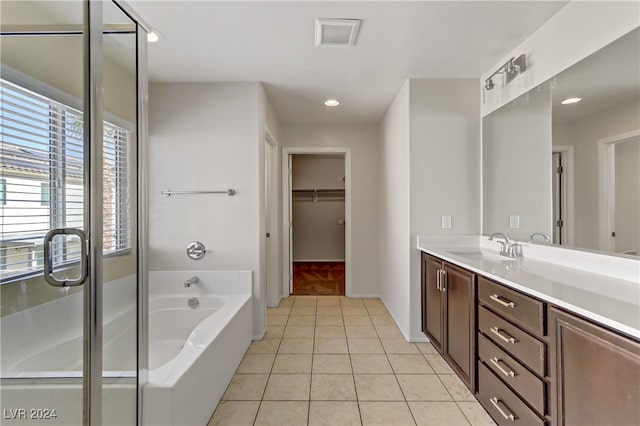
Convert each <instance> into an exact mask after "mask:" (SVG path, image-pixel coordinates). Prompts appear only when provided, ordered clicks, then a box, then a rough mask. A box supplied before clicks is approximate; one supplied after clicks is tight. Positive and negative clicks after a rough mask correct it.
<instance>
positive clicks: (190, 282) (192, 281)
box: [184, 275, 200, 287]
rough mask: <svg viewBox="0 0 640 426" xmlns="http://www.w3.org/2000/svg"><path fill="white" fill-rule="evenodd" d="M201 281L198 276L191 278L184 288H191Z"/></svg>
mask: <svg viewBox="0 0 640 426" xmlns="http://www.w3.org/2000/svg"><path fill="white" fill-rule="evenodd" d="M199 281H200V278H198V277H197V276H195V275H194V276H193V277H191V278H189V279H188V280H186V281H185V282H184V286H185V287H191V285H192V284H195V283H197V282H199Z"/></svg>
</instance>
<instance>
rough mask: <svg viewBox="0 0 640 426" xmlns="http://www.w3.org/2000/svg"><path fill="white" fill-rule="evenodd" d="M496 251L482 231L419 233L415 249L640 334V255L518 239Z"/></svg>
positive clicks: (625, 331)
mask: <svg viewBox="0 0 640 426" xmlns="http://www.w3.org/2000/svg"><path fill="white" fill-rule="evenodd" d="M521 244H522V246H523V256H522V257H521V258H517V259H510V258H508V257H505V256H500V255H499V252H498V251H499V245H498V244H497V243H496V242H495V241H494V242H491V241H489V240H488V238H487V237H485V236H477V235H476V236H452V237H444V236H420V237H418V249H420V250H422V251H424V252H426V253H429V254H432V255H434V256H436V257H439V258H441V259H443V260H446V261H448V262H451V263H453V264H455V265H458V266H461V267H463V268H466V269H469V270H471V271H474V272H476V273H478V274H481V275H484V276H485V277H487V278H491V279H493V280H495V281H497V282H499V283H502V284H504V285H506V286H508V287H511V288H514V289H516V290H520V291H522V292H523V293H526V294H529V295H531V296H534V297H537V298H539V299H542V300H544V301H546V302H549V303H553V304H554V305H557V306H560V307H562V308H564V309H566V310H568V311H571V312H574V313H576V314H579V315H582V316H584V317H587V318H589V319H591V320H593V321H595V322H598V323H600V324H603V325H606V326H609V327H611V328H613V329H615V330H618V331H620V332H622V333H625V334H627V335H630V336H633V337H635V338H636V339H640V260H637V259H632V258H624V257H618V256H607V255H604V254H597V253H592V252H584V251H578V250H569V249H563V248H560V247H550V246H544V245H538V244H527V243H521Z"/></svg>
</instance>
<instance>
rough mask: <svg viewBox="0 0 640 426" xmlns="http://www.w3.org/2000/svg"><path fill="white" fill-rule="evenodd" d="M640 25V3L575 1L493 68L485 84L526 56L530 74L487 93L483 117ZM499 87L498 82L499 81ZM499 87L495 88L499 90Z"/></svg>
mask: <svg viewBox="0 0 640 426" xmlns="http://www.w3.org/2000/svg"><path fill="white" fill-rule="evenodd" d="M638 25H640V2H637V1H573V2H571V3H569V4H568V5H567V6H565V7H564V8H562V9H561V10H560V11H559V12H558V13H556V14H555V15H554V16H553V17H551V19H549V20H548V21H547V22H545V23H544V24H543V25H542V26H541V27H540V28H539V29H538V30H537V31H536V32H535V33H533V34H532V35H531V36H530V37H529V38H527V39H526V40H525V41H523V42H522V43H520V44H519V45H518V47H516V48H515V49H513V50H512V51H511V52H508V53H507V54H505V55H504V57H503V58H502V59H501V60H500V61H498V62H497V63H496V64H495V65H494V66H492V67H490V68H489V69H488V70H487V72H486V73H485V74H484V75H483V76H482V79H481V80H480V90H482V89H481V87H482V86H483V85H484V81H485V79H486V78H488V77H489V75H491V74H492V73H493V72H494V71H496V70H497V69H498V68H499V67H500V66H502V64H504V63H505V62H506V61H507V60H508V59H509V58H511V57H514V56H519V55H521V54H523V53H524V54H526V55H527V62H528V69H527V71H526V72H525V73H524V74H522V75H521V76H520V77H518V78H517V79H516V80H515V81H514V82H512V83H511V84H510V85H509V86H508V87H507V88H506V89H503V90H501V89H500V88H499V87H496V88H495V89H494V90H491V91H490V92H486V93H485V102H484V103H483V104H482V115H483V116H484V115H487V114H489V113H490V112H492V111H494V110H495V109H497V108H499V107H500V106H502V105H504V104H505V103H507V102H509V101H510V100H513V99H515V98H517V97H518V96H520V95H522V94H523V93H525V92H528V91H529V90H531V89H532V88H534V87H535V86H537V85H539V84H540V83H542V82H544V81H546V80H548V79H549V78H551V77H553V76H554V75H556V74H558V73H559V72H561V71H563V70H565V69H567V68H569V67H570V66H571V65H573V64H575V63H577V62H579V61H580V60H582V59H583V58H585V57H587V56H589V55H590V54H592V53H593V52H595V51H597V50H599V49H601V48H602V47H604V46H606V45H607V44H609V43H611V42H612V41H614V40H616V39H617V38H619V37H621V36H623V35H624V34H626V33H628V32H629V31H631V30H632V29H634V28H636V27H638ZM496 82H497V83H500V82H499V81H496ZM499 85H500V84H496V86H499Z"/></svg>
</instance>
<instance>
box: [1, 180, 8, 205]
mask: <svg viewBox="0 0 640 426" xmlns="http://www.w3.org/2000/svg"><path fill="white" fill-rule="evenodd" d="M5 204H7V180H6V179H0V206H4V205H5Z"/></svg>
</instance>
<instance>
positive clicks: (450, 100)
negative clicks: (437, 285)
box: [408, 79, 481, 341]
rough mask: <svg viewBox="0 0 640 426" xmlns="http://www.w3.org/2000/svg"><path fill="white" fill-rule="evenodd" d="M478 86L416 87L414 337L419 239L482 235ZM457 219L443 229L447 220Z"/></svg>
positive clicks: (415, 335)
mask: <svg viewBox="0 0 640 426" xmlns="http://www.w3.org/2000/svg"><path fill="white" fill-rule="evenodd" d="M476 88H477V80H475V79H473V80H471V79H469V80H411V81H410V150H409V170H410V178H409V179H410V188H411V190H410V193H409V201H410V250H411V269H410V271H411V289H410V302H411V303H410V305H409V306H410V312H411V321H410V328H409V332H408V334H409V336H410V338H411V339H412V340H414V341H418V340H421V339H424V335H423V334H422V332H421V323H420V321H421V316H420V313H421V304H420V291H421V288H420V282H421V281H420V270H421V262H420V251H419V250H418V249H417V248H416V245H417V236H418V235H425V234H432V235H433V234H449V235H460V234H479V233H480V181H481V179H480V99H479V96H478V92H477V90H476ZM443 215H448V216H451V217H452V228H451V229H442V227H441V217H442V216H443Z"/></svg>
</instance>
